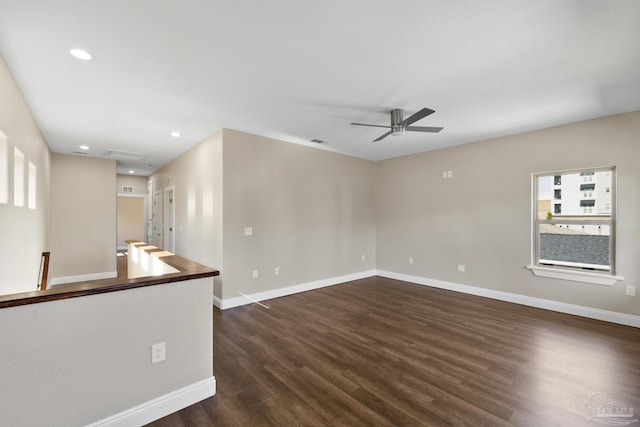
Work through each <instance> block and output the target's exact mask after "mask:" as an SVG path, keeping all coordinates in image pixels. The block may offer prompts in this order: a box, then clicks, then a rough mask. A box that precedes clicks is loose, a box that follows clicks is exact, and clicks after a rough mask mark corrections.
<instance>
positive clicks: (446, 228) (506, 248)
mask: <svg viewBox="0 0 640 427" xmlns="http://www.w3.org/2000/svg"><path fill="white" fill-rule="evenodd" d="M638 141H640V112H634V113H629V114H622V115H617V116H612V117H606V118H601V119H596V120H591V121H586V122H581V123H576V124H571V125H567V126H560V127H555V128H550V129H544V130H539V131H535V132H529V133H525V134H521V135H514V136H509V137H504V138H499V139H494V140H489V141H484V142H479V143H475V144H467V145H462V146H457V147H453V148H450V149H443V150H438V151H431V152H426V153H422V154H418V155H413V156H408V157H402V158H396V159H391V160H386V161H382V162H379V163H378V166H377V177H376V183H377V185H376V187H377V206H376V212H377V215H378V219H377V268H378V269H379V270H385V271H391V272H396V273H404V274H408V275H414V276H419V277H424V278H429V279H438V280H443V281H448V282H453V283H460V284H466V285H472V286H478V287H482V288H487V289H493V290H498V291H505V292H510V293H515V294H521V295H527V296H531V297H538V298H544V299H549V300H554V301H559V302H565V303H571V304H577V305H581V306H586V307H594V308H598V309H604V310H610V311H615V312H620V313H627V314H633V315H640V305H639V304H638V302H637V301H638V300H637V297H636V298H633V297H628V296H625V289H624V288H625V285H626V284H631V285H636V286H637V285H639V284H640V264H639V263H638V260H639V259H640V245H639V244H638V242H640V197H639V195H640V191H639V190H638V189H639V188H640V168H638V161H639V159H640V144H639V143H638ZM610 165H613V166H616V167H617V177H618V193H617V196H618V204H617V208H618V224H617V226H618V227H617V230H618V235H617V256H618V257H617V267H618V268H617V274H619V275H621V276H624V277H625V281H623V282H617V283H616V284H615V285H613V286H611V287H607V286H601V285H593V284H585V283H577V282H571V281H565V280H556V279H548V278H542V277H535V276H533V275H532V273H531V272H530V271H528V270H525V266H527V265H529V264H530V262H531V217H532V210H533V207H532V196H531V174H532V173H536V172H546V171H555V170H566V169H576V168H586V167H596V166H610ZM445 170H446V171H449V170H451V171H453V178H451V179H443V178H442V171H445ZM409 257H413V258H414V264H413V265H409V263H408V258H409ZM458 264H464V265H465V266H466V272H465V273H461V272H458V271H457V265H458Z"/></svg>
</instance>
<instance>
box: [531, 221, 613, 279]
mask: <svg viewBox="0 0 640 427" xmlns="http://www.w3.org/2000/svg"><path fill="white" fill-rule="evenodd" d="M538 227H539V228H538V232H539V234H540V258H539V259H540V264H543V265H556V266H567V267H579V268H587V269H596V270H609V266H610V260H609V245H610V240H611V238H610V232H611V230H610V226H609V225H605V224H603V225H599V224H560V223H558V224H539V226H538Z"/></svg>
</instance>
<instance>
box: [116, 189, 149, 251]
mask: <svg viewBox="0 0 640 427" xmlns="http://www.w3.org/2000/svg"><path fill="white" fill-rule="evenodd" d="M116 221H117V224H118V226H117V230H118V231H117V233H118V236H117V237H118V239H117V240H118V242H117V244H118V247H119V248H120V247H123V246H126V245H127V243H126V241H127V240H140V241H142V242H144V241H145V238H144V232H145V219H144V198H142V197H124V196H122V197H121V196H118V200H117V219H116Z"/></svg>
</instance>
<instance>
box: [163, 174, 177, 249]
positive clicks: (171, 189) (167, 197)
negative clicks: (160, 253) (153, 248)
mask: <svg viewBox="0 0 640 427" xmlns="http://www.w3.org/2000/svg"><path fill="white" fill-rule="evenodd" d="M175 201H176V186H175V185H169V186H167V187H165V188H164V197H163V200H162V203H163V209H162V212H163V218H164V221H163V227H162V247H163V249H164V250H165V251H169V252H174V253H175V251H176V202H175ZM169 239H170V240H171V241H170V242H169Z"/></svg>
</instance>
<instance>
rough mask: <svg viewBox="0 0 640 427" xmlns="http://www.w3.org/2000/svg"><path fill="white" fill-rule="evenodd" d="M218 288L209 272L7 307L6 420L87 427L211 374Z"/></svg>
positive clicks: (2, 384) (2, 318)
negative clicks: (157, 350) (154, 360)
mask: <svg viewBox="0 0 640 427" xmlns="http://www.w3.org/2000/svg"><path fill="white" fill-rule="evenodd" d="M210 295H211V279H210V278H204V279H197V280H192V281H189V282H177V283H168V284H164V285H158V286H149V287H144V288H137V289H130V290H127V291H122V292H109V293H105V294H100V295H92V296H86V297H81V298H71V299H66V300H61V301H53V302H48V303H40V304H33V305H25V306H20V307H13V308H4V309H2V310H0V336H2V349H1V351H0V354H2V357H0V372H2V381H0V395H1V396H2V398H1V399H0V414H2V422H1V423H0V424H2V425H3V426H84V425H87V424H89V423H92V422H95V421H98V420H102V419H104V418H106V417H109V416H112V415H114V414H117V413H120V412H121V411H125V410H128V409H130V408H132V407H135V406H136V405H140V404H143V403H147V402H149V401H151V400H152V399H156V398H158V397H160V396H163V395H164V394H166V393H171V392H174V391H176V390H179V389H180V388H182V387H185V386H188V385H191V384H193V383H196V382H198V381H201V380H206V379H210V378H211V377H212V375H213V368H212V364H211V360H212V358H213V351H212V348H213V342H212V341H213V334H212V321H211V318H212V317H211V316H212V314H213V313H212V305H211V297H210ZM160 342H165V343H166V356H167V358H166V360H165V361H164V362H162V363H160V364H156V365H152V364H151V361H150V359H151V345H153V344H156V343H160Z"/></svg>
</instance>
